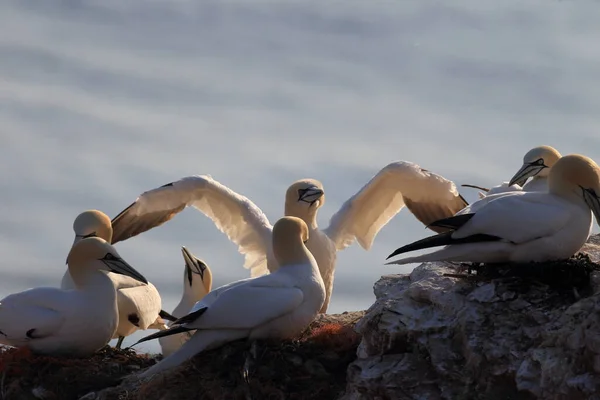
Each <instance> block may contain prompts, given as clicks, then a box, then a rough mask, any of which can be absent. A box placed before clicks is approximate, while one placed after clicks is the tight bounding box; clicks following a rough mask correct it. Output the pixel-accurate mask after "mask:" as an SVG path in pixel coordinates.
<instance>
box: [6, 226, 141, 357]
mask: <svg viewBox="0 0 600 400" xmlns="http://www.w3.org/2000/svg"><path fill="white" fill-rule="evenodd" d="M67 263H68V266H69V271H70V273H71V276H72V278H73V281H74V284H75V288H74V289H68V290H65V289H59V288H53V287H40V288H34V289H29V290H25V291H23V292H19V293H15V294H11V295H9V296H7V297H5V298H4V299H2V300H0V342H2V343H4V344H8V345H10V346H16V347H29V348H30V349H31V350H32V351H34V352H36V353H41V354H49V355H67V356H72V357H84V356H88V355H90V354H92V353H93V352H95V351H96V350H98V349H100V348H102V347H103V346H105V345H106V344H107V343H108V342H109V341H110V339H111V338H112V337H113V334H114V333H115V330H116V329H117V324H118V319H119V316H118V312H117V302H116V298H117V295H116V292H115V288H114V286H113V283H112V281H111V279H110V278H109V277H108V276H107V274H106V273H105V272H103V271H110V272H111V273H113V274H122V275H124V276H128V277H130V278H131V279H135V280H137V281H139V282H142V283H144V284H145V283H147V280H146V278H144V276H143V275H141V274H140V273H139V272H137V271H136V270H135V269H134V268H133V267H131V266H130V265H129V264H127V263H126V262H125V261H124V260H123V259H122V258H121V257H120V256H119V253H117V251H116V250H115V249H114V248H113V247H112V246H111V245H110V244H109V243H108V242H106V241H105V240H103V239H100V238H97V237H91V238H86V239H82V240H80V241H78V242H77V243H75V245H73V247H72V248H71V251H70V252H69V255H68V258H67Z"/></svg>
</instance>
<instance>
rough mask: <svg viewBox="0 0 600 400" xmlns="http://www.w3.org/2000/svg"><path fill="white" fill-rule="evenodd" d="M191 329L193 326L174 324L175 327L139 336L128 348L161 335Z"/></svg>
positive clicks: (174, 333)
mask: <svg viewBox="0 0 600 400" xmlns="http://www.w3.org/2000/svg"><path fill="white" fill-rule="evenodd" d="M193 330H194V328H186V327H185V326H175V327H172V328H169V329H165V330H162V331H158V332H156V333H153V334H152V335H148V336H145V337H143V338H141V339H140V340H138V341H137V342H135V343H134V344H132V345H131V346H129V347H128V348H131V347H133V346H137V345H138V344H140V343H143V342H147V341H148V340H153V339H158V338H161V337H165V336H171V335H176V334H178V333H183V332H187V331H193Z"/></svg>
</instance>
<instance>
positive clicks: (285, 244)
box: [273, 216, 309, 266]
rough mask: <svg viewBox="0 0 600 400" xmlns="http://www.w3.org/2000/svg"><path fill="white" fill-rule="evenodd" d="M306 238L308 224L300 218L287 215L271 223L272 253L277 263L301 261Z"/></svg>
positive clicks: (304, 254)
mask: <svg viewBox="0 0 600 400" xmlns="http://www.w3.org/2000/svg"><path fill="white" fill-rule="evenodd" d="M308 238H309V233H308V226H307V225H306V223H305V222H304V221H303V220H302V219H300V218H297V217H289V216H288V217H283V218H281V219H279V220H278V221H277V222H276V223H275V225H273V253H274V255H275V258H276V259H277V262H278V263H279V265H280V266H282V265H285V264H295V263H299V262H302V261H303V260H304V259H305V258H306V253H305V252H306V251H307V250H306V247H305V246H304V243H306V242H307V241H308Z"/></svg>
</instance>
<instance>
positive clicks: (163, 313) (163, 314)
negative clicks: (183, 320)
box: [158, 310, 177, 322]
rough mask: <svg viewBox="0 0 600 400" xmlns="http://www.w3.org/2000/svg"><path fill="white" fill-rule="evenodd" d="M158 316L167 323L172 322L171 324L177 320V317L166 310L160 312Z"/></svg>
mask: <svg viewBox="0 0 600 400" xmlns="http://www.w3.org/2000/svg"><path fill="white" fill-rule="evenodd" d="M158 316H159V317H161V318H162V319H166V320H167V321H171V322H173V321H176V320H177V317H174V316H172V315H171V314H169V313H168V312H166V311H165V310H160V312H159V313H158Z"/></svg>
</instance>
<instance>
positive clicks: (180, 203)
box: [0, 146, 600, 376]
mask: <svg viewBox="0 0 600 400" xmlns="http://www.w3.org/2000/svg"><path fill="white" fill-rule="evenodd" d="M528 178H532V179H531V180H530V181H529V182H527V183H525V182H526V181H527V179H528ZM521 186H523V187H521ZM482 189H483V188H482ZM483 190H484V191H487V194H481V196H480V197H482V198H481V199H480V200H479V201H477V202H475V203H473V204H471V205H468V203H467V202H466V201H465V200H464V199H463V198H462V196H460V194H459V193H458V192H457V190H456V187H455V185H454V184H453V183H452V182H450V181H448V180H446V179H444V178H442V177H441V176H439V175H436V174H433V173H431V172H429V171H427V170H424V169H422V168H420V167H419V166H417V165H415V164H412V163H409V162H396V163H392V164H389V165H388V166H386V167H385V168H383V169H382V170H381V171H380V172H379V173H378V174H377V175H375V176H374V177H373V178H372V179H371V180H370V181H369V182H368V183H367V184H366V185H365V186H364V187H363V188H362V189H361V190H360V191H359V192H358V193H356V194H355V195H354V196H353V197H351V198H350V199H349V200H348V201H346V202H345V203H344V204H343V205H342V207H341V209H340V210H339V211H338V212H337V213H336V214H335V215H334V216H333V217H332V218H331V221H330V225H329V227H327V228H326V229H324V230H320V229H318V227H317V223H316V214H317V211H318V209H319V208H320V206H322V204H323V202H324V200H325V197H324V190H323V186H322V185H321V183H320V182H318V181H316V180H311V179H303V180H300V181H297V182H295V183H294V184H292V185H291V186H290V187H289V188H288V190H287V192H286V198H285V215H286V217H284V218H282V219H280V220H279V221H278V222H277V223H276V224H275V225H274V226H271V224H270V223H269V221H268V220H267V218H266V216H265V215H264V214H263V213H262V211H261V210H260V209H259V208H258V207H256V206H255V205H254V204H253V203H252V202H251V201H250V200H248V199H247V198H246V197H243V196H241V195H239V194H237V193H235V192H233V191H231V190H230V189H228V188H227V187H225V186H223V185H221V184H220V183H219V182H217V181H215V180H213V179H212V178H211V177H209V176H193V177H187V178H183V179H181V180H179V181H176V182H173V183H169V184H167V185H164V186H162V187H159V188H157V189H153V190H150V191H148V192H145V193H143V194H142V195H140V197H139V198H138V199H137V200H136V201H135V202H134V203H133V204H131V205H130V206H129V207H127V208H126V209H125V210H124V211H123V212H121V213H120V214H119V215H117V217H115V218H114V219H113V220H112V221H110V222H111V223H110V228H111V229H112V239H111V238H110V236H108V235H107V237H106V238H105V237H102V236H101V231H100V230H99V229H97V228H90V229H91V230H90V229H87V228H86V229H87V230H86V229H83V230H81V229H80V231H79V232H78V229H77V228H76V235H79V237H76V243H75V244H74V246H73V248H72V249H71V252H70V254H69V257H68V263H69V273H70V276H71V278H72V280H73V282H74V285H75V287H76V288H77V290H75V291H60V289H54V290H55V291H60V293H61V296H62V294H64V297H65V299H67V300H65V302H64V304H62V303H61V304H62V305H63V306H67V303H71V306H70V307H71V308H72V309H74V308H78V311H77V312H78V313H79V314H76V313H72V314H69V313H68V312H64V313H61V311H60V310H61V309H60V307H57V308H56V309H52V310H51V311H53V312H54V314H52V312H48V313H47V314H48V317H47V321H46V320H45V319H44V318H46V314H44V313H40V315H42V314H43V315H44V317H38V316H37V314H36V312H37V311H35V312H34V311H31V313H30V314H27V312H29V311H27V312H25V313H23V315H27V318H24V319H23V318H20V317H19V318H17V319H18V321H19V326H18V327H17V326H16V324H15V326H14V332H15V334H14V337H17V336H18V337H19V338H22V339H23V341H22V342H18V343H20V344H27V345H30V346H31V347H32V348H34V349H35V348H36V347H35V346H38V347H37V348H38V349H39V350H41V351H48V352H51V353H60V351H58V349H59V347H60V346H58V345H57V346H55V347H54V348H53V347H52V345H49V344H46V345H43V344H41V343H43V342H42V340H43V339H44V338H46V339H47V340H46V343H50V339H51V337H52V336H61V335H63V336H64V337H69V335H68V332H75V331H77V332H79V335H80V337H83V338H85V337H86V336H85V334H83V335H82V334H81V332H84V329H91V328H90V326H89V325H88V324H87V323H84V322H70V321H67V320H69V319H75V320H76V319H79V321H85V320H86V318H91V317H89V316H87V315H86V311H85V310H86V307H83V306H82V307H79V306H78V307H75V306H74V305H73V304H72V303H73V302H72V301H71V300H70V298H69V296H74V295H73V294H72V293H73V292H78V291H79V292H83V291H84V290H82V288H85V287H86V285H93V286H94V290H100V288H102V290H105V291H106V295H105V297H103V298H105V299H106V304H107V305H110V307H111V308H114V309H113V310H112V311H113V312H114V313H116V315H117V316H118V317H117V318H114V317H113V319H112V320H111V321H108V319H109V318H108V317H106V320H103V322H102V323H103V324H105V326H107V328H106V329H105V330H104V332H103V335H104V336H102V337H103V338H104V339H103V340H105V342H104V343H102V344H101V345H100V343H101V342H102V341H103V340H99V339H98V340H97V344H96V345H93V346H92V345H89V346H87V347H86V346H84V345H83V343H80V342H81V341H84V340H87V339H81V340H80V342H77V341H76V340H64V341H63V342H65V343H66V344H65V346H66V347H64V349H65V352H66V351H67V350H68V349H67V348H68V346H69V345H70V346H71V349H70V350H68V351H69V352H70V353H77V352H76V351H75V349H74V348H75V347H76V348H77V349H78V351H79V353H78V354H83V353H86V352H87V353H89V352H90V351H93V349H92V347H94V346H98V345H100V347H101V346H102V345H104V344H106V343H107V342H108V340H110V338H112V337H113V336H119V337H122V336H126V335H127V334H129V333H130V332H131V331H132V330H134V329H138V328H140V329H145V328H150V327H156V328H158V329H161V330H160V331H159V332H157V333H155V334H152V335H150V336H147V337H146V338H144V339H142V340H141V341H144V340H150V339H154V338H159V339H160V340H161V341H162V340H166V339H167V338H169V337H173V336H174V335H177V336H176V337H178V338H180V340H178V342H177V343H176V344H175V345H174V346H173V347H172V350H170V351H169V352H168V353H171V354H170V355H169V356H168V357H166V358H165V359H164V360H163V361H161V362H160V363H158V364H157V365H155V366H154V367H152V368H150V369H149V370H148V371H146V372H144V373H143V376H150V375H153V374H155V373H157V372H160V371H163V370H165V369H168V368H171V367H173V366H175V365H178V364H180V363H182V362H183V361H185V360H186V359H188V358H190V357H192V356H193V355H194V354H196V353H198V352H200V351H203V350H205V349H208V348H212V347H215V346H218V345H220V344H222V343H224V342H227V341H231V340H235V339H238V338H244V337H248V338H251V339H255V338H261V337H268V336H275V337H288V336H294V335H296V334H298V333H299V332H300V331H301V330H303V329H304V328H305V327H306V326H307V325H308V324H309V323H310V322H311V321H312V319H313V318H314V317H315V316H316V314H317V313H318V312H326V310H327V307H328V304H329V300H330V297H331V292H332V289H333V276H334V270H335V263H336V252H337V251H338V250H342V249H344V248H346V247H347V246H349V245H350V244H352V243H353V242H354V241H355V240H356V241H358V242H359V244H360V245H361V246H362V247H363V248H365V249H367V250H368V249H369V248H370V247H371V245H372V243H373V240H374V238H375V236H376V235H377V233H378V232H379V230H380V229H381V228H382V227H383V226H384V225H385V224H386V223H387V222H388V221H389V220H390V219H391V218H392V217H393V216H394V215H395V214H396V213H398V212H399V211H400V210H401V209H402V208H403V207H404V206H406V207H407V208H409V210H410V211H411V212H412V213H413V215H414V216H415V217H416V218H417V219H419V220H420V221H421V222H422V223H424V224H425V225H426V226H427V227H429V228H430V229H431V230H433V231H435V232H437V233H438V234H437V235H434V236H432V237H429V238H425V239H423V240H420V241H417V242H415V243H412V244H409V245H407V246H404V247H402V248H400V249H398V250H396V251H395V252H394V253H393V254H392V255H391V256H394V255H397V254H400V253H404V252H408V251H412V250H417V249H423V248H430V247H436V246H445V247H444V248H443V249H441V250H438V251H436V252H433V253H430V254H425V255H422V256H417V257H408V258H404V259H401V260H398V261H394V262H392V263H397V264H402V263H409V262H420V261H440V260H448V261H466V262H468V261H473V262H504V261H543V260H549V259H561V258H568V257H570V256H571V255H573V254H574V253H575V252H576V251H577V250H579V248H580V247H581V246H582V245H583V243H584V242H585V240H586V239H587V237H588V236H589V234H590V231H591V223H592V220H591V212H590V209H591V210H592V211H593V212H594V214H595V215H596V217H597V218H598V216H599V215H600V200H599V198H598V195H597V194H598V193H600V173H599V170H598V166H597V165H596V164H595V163H594V162H593V161H592V160H591V159H589V158H587V157H584V156H580V155H569V156H565V157H561V155H560V154H559V153H558V152H557V151H556V150H554V149H552V148H551V147H548V146H542V147H539V148H535V149H533V150H531V151H530V152H528V153H527V154H526V155H525V158H524V164H523V166H522V168H521V169H520V170H519V171H518V172H517V173H516V174H515V176H514V177H513V178H512V179H511V181H510V182H508V183H506V184H502V185H500V186H498V187H495V188H492V189H490V190H488V189H483ZM538 190H539V191H538ZM187 206H193V207H195V208H197V209H198V210H199V211H201V212H203V213H204V214H205V215H206V216H208V217H209V218H211V219H212V220H213V221H214V223H215V225H216V226H217V228H219V229H220V230H221V231H222V232H224V233H225V234H226V235H227V236H228V237H229V239H230V240H232V241H233V242H235V243H236V244H237V245H238V246H239V250H240V252H241V253H243V254H244V255H245V264H244V266H245V267H246V268H249V269H250V270H251V276H252V277H251V278H249V279H245V280H241V281H237V282H233V283H231V284H228V285H225V286H223V287H220V288H218V289H215V290H212V291H211V292H210V293H208V294H207V295H204V293H203V294H202V296H204V297H203V298H202V299H201V300H200V301H198V302H197V303H196V304H195V305H194V306H193V307H191V308H190V307H189V305H190V304H191V303H192V302H191V301H190V302H189V304H187V305H186V306H184V307H183V308H184V309H185V308H187V310H185V311H184V312H183V314H184V315H181V316H180V315H176V316H177V317H180V318H179V319H177V320H176V321H174V322H173V323H172V326H171V327H170V328H166V327H165V326H164V320H163V319H162V318H165V317H170V316H168V315H167V313H164V312H161V310H160V300H159V301H158V305H157V304H153V307H154V308H153V309H152V310H151V311H147V310H146V309H145V308H144V307H145V306H147V304H146V305H145V304H144V301H142V300H136V301H130V299H131V298H133V297H135V296H133V295H131V294H130V293H133V292H136V291H137V293H143V294H142V295H140V297H141V298H143V299H148V298H149V297H150V296H151V293H154V292H155V289H153V286H150V285H148V283H147V281H146V279H145V278H144V277H143V276H141V275H140V274H139V273H138V272H137V271H135V270H134V269H133V268H131V267H130V266H129V265H128V264H126V263H125V262H124V261H123V260H122V258H120V256H119V255H118V253H117V252H116V251H115V250H114V248H113V247H112V246H111V245H110V244H109V242H112V243H113V244H115V243H117V242H118V241H122V240H125V239H128V238H130V237H133V236H135V235H138V234H140V233H142V232H144V231H146V230H148V229H151V228H152V227H155V226H158V225H161V224H162V223H164V222H166V221H168V220H170V219H171V218H173V216H174V215H176V214H177V213H178V212H180V211H182V210H183V209H184V208H186V207H187ZM106 219H108V218H106ZM100 237H102V239H100ZM103 239H104V240H103ZM391 256H390V257H391ZM188 257H189V255H188ZM388 258H389V257H388ZM186 262H187V259H186ZM86 263H87V265H84V264H86ZM93 269H95V270H106V271H111V272H112V273H113V275H114V274H115V273H116V274H122V275H125V276H127V277H128V278H121V280H118V279H113V280H112V281H111V284H112V285H113V289H112V290H113V294H112V295H109V294H108V292H109V290H108V288H107V287H108V285H106V284H105V283H106V280H105V279H104V278H103V276H106V275H105V274H104V273H99V272H98V273H95V274H91V273H90V274H84V273H83V272H82V271H84V270H86V271H87V270H93ZM207 270H208V269H207ZM92 275H93V278H92ZM132 279H133V280H134V281H135V280H137V281H138V282H139V283H135V282H132V281H131V280H132ZM123 280H126V281H128V283H123V282H122V281H123ZM96 281H98V282H100V281H102V284H100V283H98V284H97V283H96ZM115 282H116V283H115ZM96 286H97V287H98V288H96ZM115 287H116V288H117V291H116V294H115V292H114V288H115ZM139 287H141V288H142V289H137V288H139ZM129 289H132V290H129ZM44 290H47V289H33V290H32V291H30V293H29V295H28V294H27V293H28V292H27V291H26V292H21V293H18V294H16V295H12V296H16V297H13V300H12V304H13V305H14V309H15V310H17V309H18V308H19V307H23V308H27V306H28V301H29V299H30V298H37V299H34V300H35V301H37V303H35V301H33V300H32V301H33V304H34V306H35V307H45V306H44V305H43V304H44V303H43V297H44V295H48V293H46V292H44ZM48 290H49V289H48ZM36 291H37V292H36ZM63 292H64V293H63ZM79 292H78V293H79ZM57 293H58V292H57ZM103 293H104V292H103ZM32 294H34V295H33V296H31V295H32ZM156 294H157V293H156ZM80 295H81V296H82V301H81V303H80V304H84V305H85V304H87V303H85V301H88V302H89V303H90V304H91V302H92V300H91V299H92V298H93V297H94V296H97V295H98V294H97V293H96V294H94V295H92V294H91V292H90V294H89V296H91V297H89V298H88V297H85V295H83V294H81V293H80ZM111 296H112V297H111ZM59 297H60V296H59V295H56V298H59ZM10 298H11V296H9V297H7V298H6V299H4V300H2V301H0V331H1V332H0V338H1V334H4V336H6V337H11V334H7V332H13V331H12V330H11V331H9V330H8V329H9V326H8V325H9V324H8V323H7V320H6V319H5V315H7V314H6V309H7V308H9V306H10V304H11V301H9V299H10ZM85 299H87V300H85ZM84 300H85V301H84ZM22 304H25V306H23V305H22ZM132 304H133V305H134V306H133V307H131V305H132ZM113 305H114V307H113ZM99 309H100V306H98V310H99ZM15 312H17V311H15ZM97 313H98V314H99V311H97ZM140 314H144V315H143V316H142V315H140ZM174 314H175V312H174ZM132 315H133V317H132ZM94 318H95V320H97V321H100V318H99V317H97V316H96V317H94ZM171 319H172V318H171ZM38 321H42V323H39V322H38ZM115 321H116V322H115ZM5 322H6V326H7V327H6V330H5ZM100 323H101V322H98V324H100ZM44 324H46V325H44ZM73 324H74V325H73ZM121 325H123V326H121ZM10 329H13V327H10ZM60 329H62V330H60ZM96 331H98V332H99V331H100V329H96ZM190 333H191V335H190ZM186 334H187V335H186ZM19 335H20V336H19ZM72 336H73V335H71V337H72ZM98 336H101V335H100V333H98ZM188 339H189V340H188ZM59 342H60V341H59ZM63 342H60V343H63ZM36 343H40V344H39V345H38V344H36ZM181 343H184V344H183V345H182V346H181ZM161 344H162V343H161ZM179 346H181V347H180V348H179ZM79 349H82V350H79ZM164 349H165V346H163V351H164ZM165 354H167V352H165Z"/></svg>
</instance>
